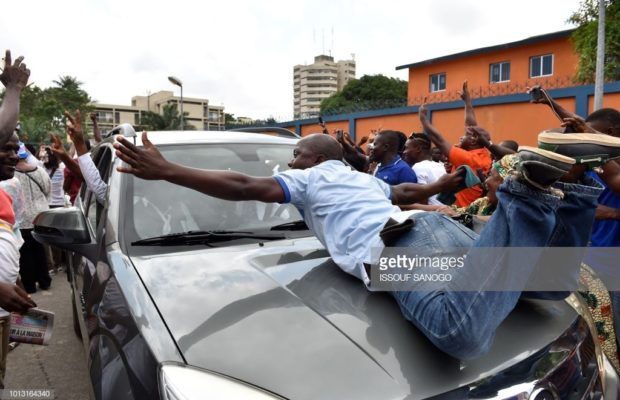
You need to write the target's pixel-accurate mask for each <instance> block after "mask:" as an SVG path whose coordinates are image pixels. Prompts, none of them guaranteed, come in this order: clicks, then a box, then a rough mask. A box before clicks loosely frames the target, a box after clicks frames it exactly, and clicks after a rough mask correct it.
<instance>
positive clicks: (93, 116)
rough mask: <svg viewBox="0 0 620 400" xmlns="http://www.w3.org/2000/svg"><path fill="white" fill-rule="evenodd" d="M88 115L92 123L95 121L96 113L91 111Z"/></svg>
mask: <svg viewBox="0 0 620 400" xmlns="http://www.w3.org/2000/svg"><path fill="white" fill-rule="evenodd" d="M88 116H89V117H90V120H91V122H92V123H93V124H96V123H97V113H94V112H91V113H90V114H88Z"/></svg>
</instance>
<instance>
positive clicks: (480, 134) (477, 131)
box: [467, 126, 491, 147]
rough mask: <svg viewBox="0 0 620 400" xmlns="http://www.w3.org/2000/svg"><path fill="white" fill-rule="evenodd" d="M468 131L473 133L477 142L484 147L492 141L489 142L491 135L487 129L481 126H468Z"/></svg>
mask: <svg viewBox="0 0 620 400" xmlns="http://www.w3.org/2000/svg"><path fill="white" fill-rule="evenodd" d="M467 132H469V134H471V135H472V137H473V138H474V140H475V141H476V143H478V145H480V146H482V147H488V146H489V145H490V144H491V143H490V142H489V138H490V137H491V135H490V134H489V132H487V130H486V129H484V128H482V127H480V126H468V127H467Z"/></svg>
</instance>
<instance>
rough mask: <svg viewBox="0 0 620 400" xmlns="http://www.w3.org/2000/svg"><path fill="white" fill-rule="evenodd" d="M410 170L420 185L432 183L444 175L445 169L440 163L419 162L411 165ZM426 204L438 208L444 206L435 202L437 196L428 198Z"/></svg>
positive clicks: (437, 201)
mask: <svg viewBox="0 0 620 400" xmlns="http://www.w3.org/2000/svg"><path fill="white" fill-rule="evenodd" d="M411 168H412V169H413V172H415V174H416V176H417V177H418V183H420V184H422V185H426V184H429V183H433V182H435V181H436V180H437V179H439V178H441V177H442V176H443V175H445V174H446V168H445V167H444V165H443V164H442V163H440V162H436V161H431V160H424V161H420V162H418V163H415V164H413V167H411ZM428 204H434V205H438V206H442V205H444V204H443V203H442V202H440V201H439V200H437V195H434V196H432V197H429V198H428Z"/></svg>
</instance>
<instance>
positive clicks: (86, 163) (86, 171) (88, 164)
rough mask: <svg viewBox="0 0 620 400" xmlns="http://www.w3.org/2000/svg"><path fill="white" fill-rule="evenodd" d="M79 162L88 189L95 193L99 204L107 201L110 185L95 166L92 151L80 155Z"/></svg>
mask: <svg viewBox="0 0 620 400" xmlns="http://www.w3.org/2000/svg"><path fill="white" fill-rule="evenodd" d="M78 164H79V165H80V170H81V171H82V176H83V177H84V182H86V186H87V187H88V190H90V191H91V192H93V193H94V194H95V198H96V199H97V202H98V203H99V204H104V203H105V194H106V192H107V191H108V185H107V184H106V183H105V182H104V181H103V180H102V179H101V175H99V170H98V169H97V167H96V166H95V163H94V162H93V159H92V157H91V156H90V153H86V154H82V155H81V156H79V157H78Z"/></svg>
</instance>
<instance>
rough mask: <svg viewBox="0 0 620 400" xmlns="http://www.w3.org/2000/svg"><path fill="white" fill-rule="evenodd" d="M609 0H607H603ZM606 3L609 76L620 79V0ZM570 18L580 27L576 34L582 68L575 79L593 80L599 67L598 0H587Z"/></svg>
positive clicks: (606, 49) (612, 78)
mask: <svg viewBox="0 0 620 400" xmlns="http://www.w3.org/2000/svg"><path fill="white" fill-rule="evenodd" d="M601 1H605V0H601ZM606 4H607V5H606V7H605V80H606V81H617V80H620V0H607V2H606ZM568 22H571V23H573V24H576V25H577V26H578V28H577V29H576V30H575V32H574V33H573V35H572V39H573V42H574V44H575V50H576V51H577V54H578V55H579V69H578V71H577V74H576V75H575V81H577V82H580V83H593V82H594V74H595V71H596V43H597V37H598V32H597V31H598V1H595V0H583V1H582V2H581V4H580V6H579V10H578V11H576V12H574V13H573V14H572V15H571V17H570V18H569V19H568Z"/></svg>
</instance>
